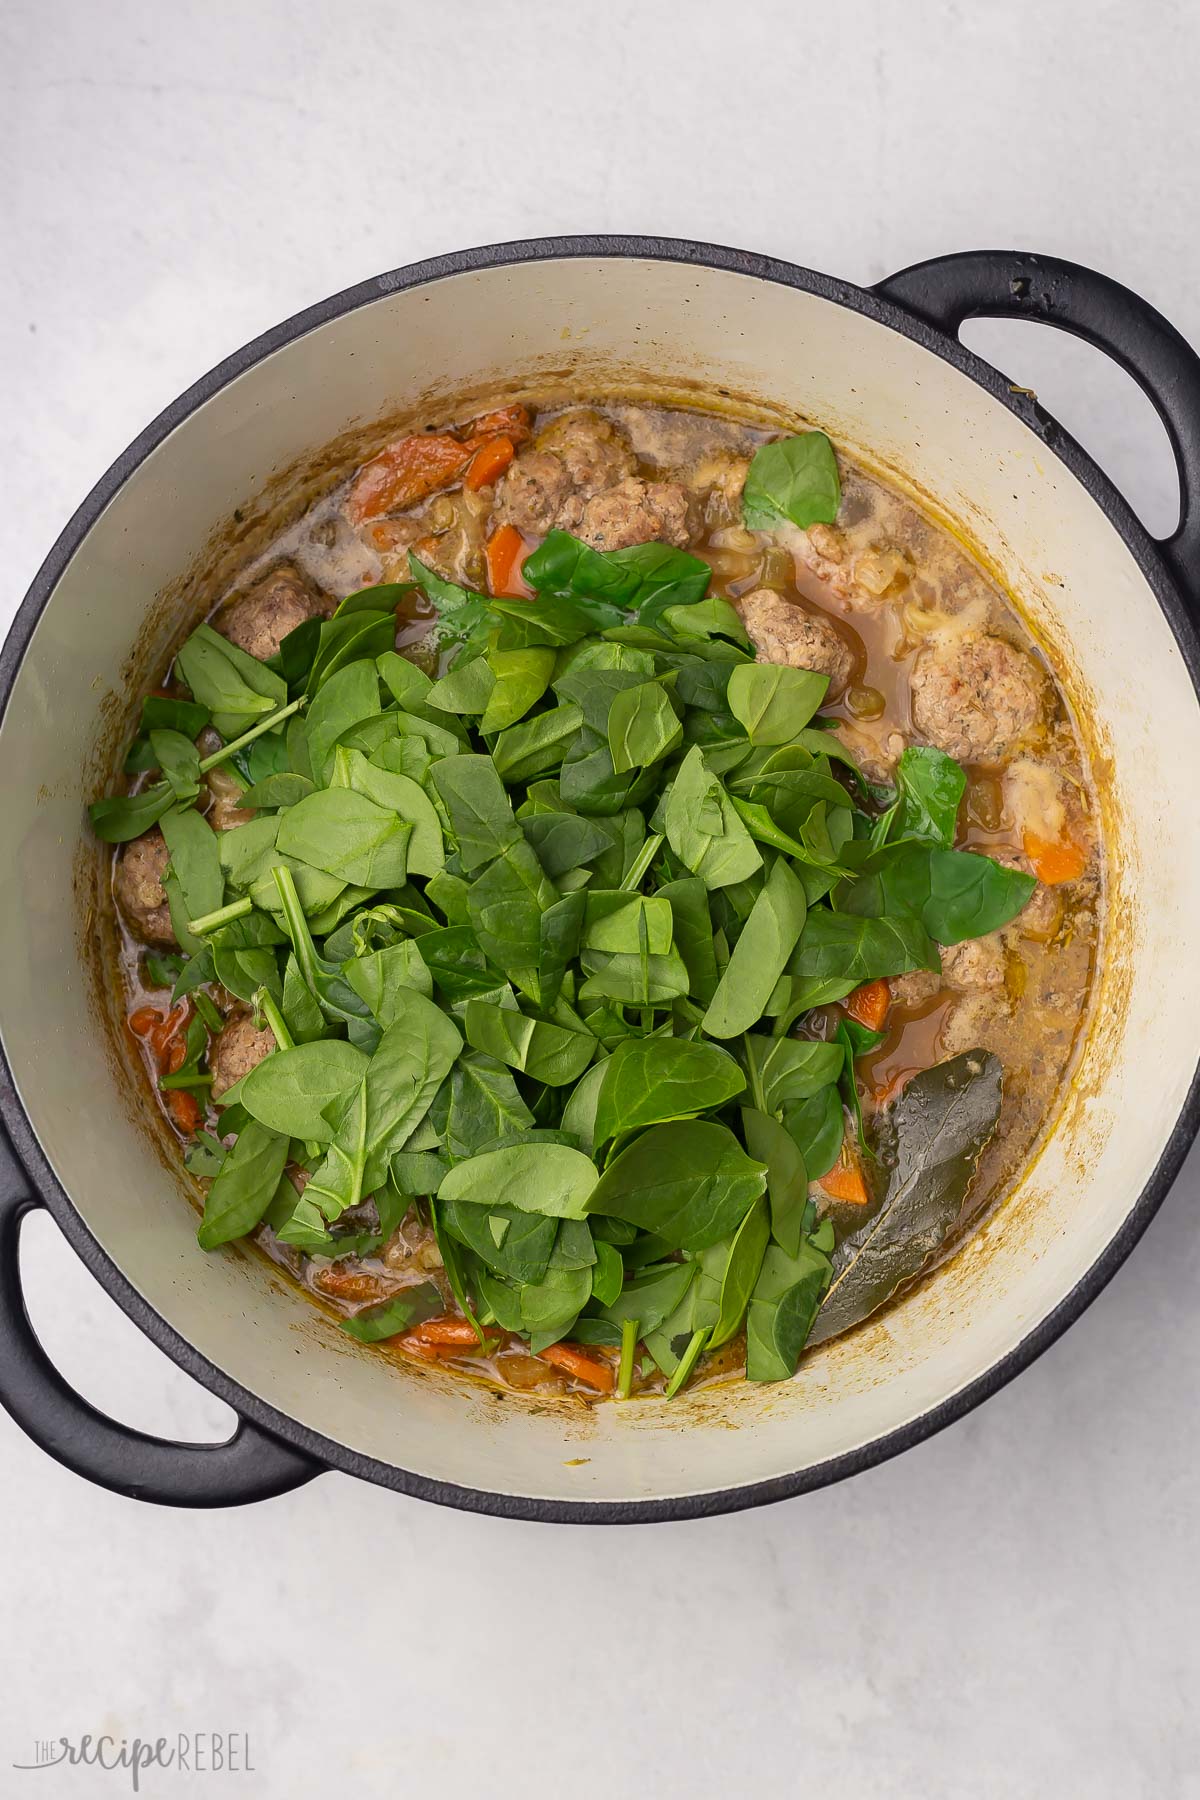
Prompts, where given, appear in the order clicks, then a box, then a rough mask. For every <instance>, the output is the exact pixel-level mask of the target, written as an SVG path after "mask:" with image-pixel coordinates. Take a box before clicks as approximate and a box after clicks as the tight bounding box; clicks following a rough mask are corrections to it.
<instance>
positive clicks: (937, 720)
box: [911, 634, 1044, 762]
mask: <svg viewBox="0 0 1200 1800" xmlns="http://www.w3.org/2000/svg"><path fill="white" fill-rule="evenodd" d="M911 693H912V717H913V725H914V726H915V727H916V729H917V731H918V732H919V733H920V735H921V736H922V737H923V738H924V739H925V740H926V742H927V743H930V744H933V745H934V746H935V747H936V748H937V749H939V750H944V751H945V752H946V753H947V755H949V756H953V757H957V759H958V761H959V762H997V761H999V759H1000V758H1001V757H1003V756H1004V755H1006V754H1007V752H1008V751H1009V750H1011V749H1012V747H1013V745H1014V744H1016V743H1017V742H1018V740H1019V739H1020V738H1021V737H1023V736H1024V734H1025V733H1026V732H1027V731H1029V729H1030V728H1031V727H1032V726H1033V725H1034V724H1035V723H1036V721H1037V718H1038V715H1039V713H1040V712H1041V709H1042V700H1043V694H1044V687H1043V683H1042V680H1041V677H1040V675H1039V674H1038V671H1037V669H1036V668H1035V666H1034V664H1033V663H1032V662H1031V661H1030V659H1029V657H1028V656H1027V655H1026V654H1025V652H1024V651H1023V650H1017V649H1014V647H1013V645H1012V644H1008V643H1005V641H1004V639H1003V638H998V637H991V636H989V635H986V634H983V635H980V636H977V637H965V638H961V639H959V640H957V641H956V642H954V643H951V644H931V645H930V646H929V648H928V649H927V650H924V651H922V653H921V655H920V657H919V658H918V660H917V664H916V667H915V668H914V670H913V672H912V681H911Z"/></svg>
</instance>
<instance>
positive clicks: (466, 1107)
mask: <svg viewBox="0 0 1200 1800" xmlns="http://www.w3.org/2000/svg"><path fill="white" fill-rule="evenodd" d="M429 1119H430V1123H431V1124H432V1125H433V1127H434V1129H435V1131H436V1132H437V1135H438V1137H439V1139H440V1140H441V1142H442V1143H443V1144H444V1146H445V1149H446V1151H447V1153H448V1154H449V1155H450V1156H451V1157H453V1158H455V1159H461V1158H464V1157H468V1156H475V1155H477V1154H478V1153H479V1151H481V1150H483V1149H485V1148H488V1147H490V1146H491V1145H493V1144H495V1143H496V1142H497V1140H499V1139H506V1138H507V1139H513V1140H522V1139H524V1138H526V1137H527V1136H528V1133H529V1131H530V1129H531V1128H532V1126H533V1114H532V1113H531V1112H530V1110H529V1108H528V1107H527V1106H526V1104H525V1102H524V1100H522V1098H521V1096H520V1094H519V1093H518V1092H517V1087H516V1083H515V1082H514V1081H513V1078H512V1076H511V1075H510V1074H509V1072H508V1070H507V1069H506V1068H505V1066H504V1064H503V1063H500V1062H497V1061H496V1059H495V1057H492V1056H483V1055H480V1054H479V1053H478V1052H469V1053H468V1054H467V1055H465V1056H460V1057H459V1059H458V1061H457V1062H456V1063H455V1065H454V1067H453V1069H452V1070H451V1071H450V1074H449V1075H448V1076H447V1078H446V1080H445V1081H444V1082H443V1083H442V1085H441V1087H440V1088H439V1089H438V1092H437V1094H436V1095H435V1096H434V1100H433V1104H432V1106H431V1107H430V1109H429Z"/></svg>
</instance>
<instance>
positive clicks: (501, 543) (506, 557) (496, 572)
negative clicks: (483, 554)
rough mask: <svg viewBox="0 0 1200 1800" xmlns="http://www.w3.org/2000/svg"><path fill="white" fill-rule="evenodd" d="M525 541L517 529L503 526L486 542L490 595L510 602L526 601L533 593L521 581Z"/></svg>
mask: <svg viewBox="0 0 1200 1800" xmlns="http://www.w3.org/2000/svg"><path fill="white" fill-rule="evenodd" d="M524 561H525V539H524V538H523V537H522V536H521V534H520V532H519V531H518V530H517V528H516V526H515V525H501V526H499V527H498V528H497V529H496V530H495V531H493V533H492V535H491V537H490V538H489V539H488V542H487V572H488V593H489V594H493V595H495V596H496V597H497V598H499V597H500V596H501V595H503V596H505V597H506V598H507V599H509V600H527V599H528V598H529V596H530V594H531V592H532V589H530V588H528V587H526V585H525V583H524V582H523V581H522V579H521V564H522V563H523V562H524Z"/></svg>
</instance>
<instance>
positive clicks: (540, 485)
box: [495, 450, 571, 537]
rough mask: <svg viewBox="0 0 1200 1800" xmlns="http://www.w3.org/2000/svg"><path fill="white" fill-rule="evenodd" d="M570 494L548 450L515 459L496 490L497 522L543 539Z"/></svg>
mask: <svg viewBox="0 0 1200 1800" xmlns="http://www.w3.org/2000/svg"><path fill="white" fill-rule="evenodd" d="M570 492H571V477H570V476H569V475H568V474H567V471H566V468H565V467H564V465H563V464H562V463H561V462H560V461H559V459H558V457H557V456H553V455H551V453H550V451H549V450H529V451H527V452H526V454H525V455H524V456H518V457H517V459H516V461H515V462H514V463H512V464H511V466H510V468H509V470H508V473H507V475H505V477H504V479H503V480H502V481H501V482H500V484H499V486H498V487H497V489H496V509H495V516H496V518H497V519H500V520H503V521H507V523H508V524H510V525H515V526H516V528H517V530H518V531H522V532H524V533H525V535H526V536H527V537H545V535H546V533H547V532H548V531H549V530H550V528H551V527H552V526H553V524H554V521H555V520H556V519H557V517H558V515H559V512H560V511H561V510H562V506H563V503H564V502H565V501H566V499H567V497H568V496H569V494H570Z"/></svg>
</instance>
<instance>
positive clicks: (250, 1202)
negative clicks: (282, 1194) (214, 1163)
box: [196, 1119, 288, 1250]
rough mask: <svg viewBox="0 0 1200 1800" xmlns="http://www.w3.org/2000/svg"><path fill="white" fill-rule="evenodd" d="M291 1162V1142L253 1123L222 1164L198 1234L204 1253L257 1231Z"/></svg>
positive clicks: (205, 1207)
mask: <svg viewBox="0 0 1200 1800" xmlns="http://www.w3.org/2000/svg"><path fill="white" fill-rule="evenodd" d="M287 1158H288V1140H287V1138H286V1137H281V1136H280V1135H279V1133H278V1132H274V1131H269V1130H268V1129H267V1127H266V1126H265V1125H260V1124H259V1123H258V1122H257V1121H256V1120H254V1119H252V1120H251V1121H250V1123H249V1124H248V1125H245V1126H243V1128H242V1130H241V1131H240V1132H239V1133H238V1138H237V1142H236V1143H235V1144H234V1146H233V1149H232V1150H230V1151H229V1153H228V1155H227V1156H226V1157H225V1159H224V1161H223V1162H222V1164H221V1168H220V1171H219V1173H218V1175H217V1177H216V1179H215V1180H214V1182H213V1184H212V1186H211V1188H210V1189H209V1190H208V1197H207V1199H206V1200H205V1202H204V1217H203V1219H202V1220H201V1222H200V1229H199V1230H198V1231H197V1233H196V1237H197V1240H198V1242H199V1244H200V1248H201V1249H202V1250H215V1249H216V1247H217V1245H218V1244H228V1243H230V1242H231V1241H232V1239H234V1238H239V1237H245V1236H246V1234H247V1232H250V1231H253V1230H254V1227H255V1226H256V1225H257V1224H258V1223H259V1221H260V1220H261V1219H262V1217H263V1215H264V1214H265V1212H266V1210H267V1208H268V1206H270V1204H271V1201H272V1200H273V1198H274V1196H275V1190H276V1188H277V1187H278V1186H279V1182H280V1178H281V1177H282V1175H283V1171H284V1166H285V1164H286V1162H287Z"/></svg>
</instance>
